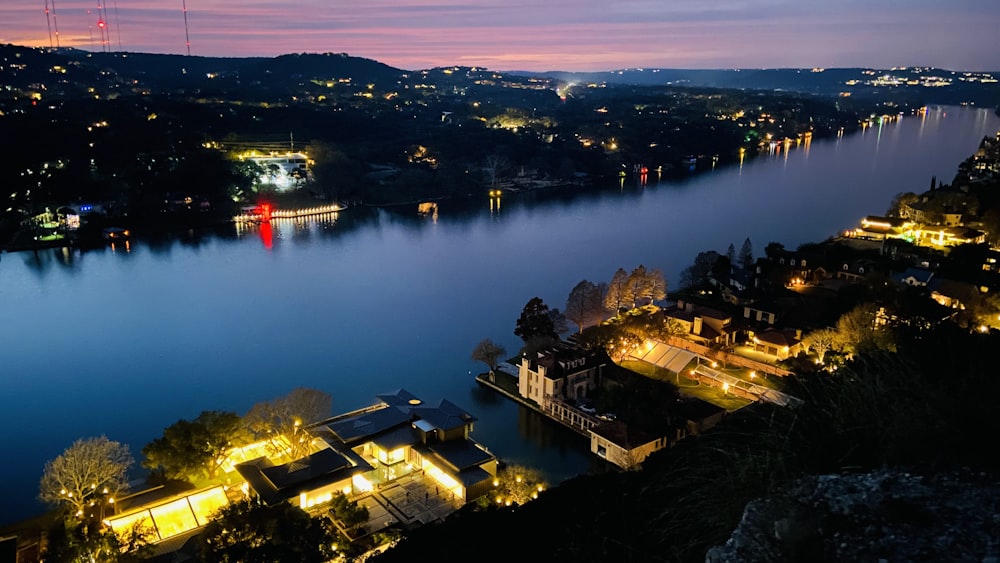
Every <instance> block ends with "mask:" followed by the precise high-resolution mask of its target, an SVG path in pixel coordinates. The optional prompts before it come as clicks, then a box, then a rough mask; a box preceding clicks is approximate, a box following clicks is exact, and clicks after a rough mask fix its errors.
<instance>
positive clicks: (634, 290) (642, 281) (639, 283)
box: [626, 264, 648, 309]
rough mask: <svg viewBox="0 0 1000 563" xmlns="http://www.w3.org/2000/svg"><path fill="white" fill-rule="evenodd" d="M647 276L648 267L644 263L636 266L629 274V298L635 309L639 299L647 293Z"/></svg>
mask: <svg viewBox="0 0 1000 563" xmlns="http://www.w3.org/2000/svg"><path fill="white" fill-rule="evenodd" d="M647 276H648V274H647V272H646V267H645V266H643V265H642V264H639V265H638V266H636V267H635V269H634V270H632V273H630V274H629V275H628V282H627V285H626V287H627V288H628V289H627V293H628V300H629V301H631V302H632V308H633V309H635V308H636V305H637V303H638V301H639V299H641V298H642V297H643V294H644V293H645V288H646V284H647Z"/></svg>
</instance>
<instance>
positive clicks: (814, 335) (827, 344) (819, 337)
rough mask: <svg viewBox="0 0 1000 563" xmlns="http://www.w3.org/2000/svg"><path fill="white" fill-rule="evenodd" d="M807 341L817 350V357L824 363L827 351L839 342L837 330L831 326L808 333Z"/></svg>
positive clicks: (810, 346)
mask: <svg viewBox="0 0 1000 563" xmlns="http://www.w3.org/2000/svg"><path fill="white" fill-rule="evenodd" d="M805 342H806V344H808V345H809V348H811V349H812V350H813V351H814V352H816V359H818V360H819V363H821V364H822V363H823V359H824V358H825V357H826V353H827V352H829V351H830V349H831V348H833V346H834V345H835V344H836V343H837V331H835V330H833V329H830V328H821V329H819V330H815V331H813V332H810V333H809V334H807V335H806V337H805Z"/></svg>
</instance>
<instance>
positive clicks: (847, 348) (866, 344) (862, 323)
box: [834, 303, 894, 354]
mask: <svg viewBox="0 0 1000 563" xmlns="http://www.w3.org/2000/svg"><path fill="white" fill-rule="evenodd" d="M877 316H878V311H877V309H876V307H875V305H873V304H871V303H862V304H861V305H858V306H857V307H855V308H854V309H851V310H850V311H848V312H846V313H844V314H843V315H841V316H840V318H839V319H837V328H836V330H837V339H836V342H835V343H834V347H836V348H837V349H839V350H843V351H844V352H847V353H848V354H858V353H863V352H869V351H876V350H887V349H892V348H894V345H893V342H892V335H890V334H889V331H888V329H886V327H884V326H877V325H876V318H877Z"/></svg>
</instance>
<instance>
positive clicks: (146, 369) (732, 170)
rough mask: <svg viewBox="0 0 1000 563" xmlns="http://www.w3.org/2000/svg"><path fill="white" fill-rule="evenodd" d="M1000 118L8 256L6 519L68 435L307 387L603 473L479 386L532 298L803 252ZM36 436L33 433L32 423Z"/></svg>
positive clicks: (955, 155) (523, 455) (945, 119)
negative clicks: (408, 405) (465, 413)
mask: <svg viewBox="0 0 1000 563" xmlns="http://www.w3.org/2000/svg"><path fill="white" fill-rule="evenodd" d="M997 129H1000V119H998V118H997V117H996V116H994V115H992V114H991V113H990V112H986V111H984V110H972V109H957V108H948V109H947V110H940V111H931V112H929V113H928V115H927V116H926V117H925V118H923V119H920V118H904V119H903V120H901V121H900V122H898V123H892V124H885V125H883V127H882V131H881V133H878V132H877V131H874V130H872V129H868V130H866V131H865V132H864V133H861V134H858V135H854V136H850V137H843V138H837V139H827V140H822V139H817V140H814V141H813V142H812V143H809V144H805V145H804V146H798V147H796V146H794V145H793V146H791V147H790V148H789V149H788V150H784V149H783V150H782V151H781V154H775V155H774V156H771V157H767V156H765V157H759V158H752V159H751V158H747V159H745V160H744V162H743V164H742V166H733V167H719V168H717V169H716V170H714V171H712V172H711V173H708V174H705V175H703V176H699V177H696V178H694V179H692V180H690V181H686V182H672V183H655V182H651V181H650V182H647V183H646V184H645V185H642V184H641V183H640V184H637V183H636V182H635V179H633V178H628V179H626V180H625V181H624V182H622V184H621V188H620V189H619V188H618V187H617V186H613V187H612V188H611V189H610V190H604V191H599V190H590V191H584V192H582V193H581V192H580V191H574V190H553V191H547V192H525V193H519V194H504V195H503V196H502V197H501V199H502V206H501V205H500V202H499V201H496V202H494V201H492V199H493V198H489V197H487V196H486V195H485V194H484V196H483V197H482V198H480V199H472V200H469V201H454V202H447V201H445V202H440V203H439V204H438V205H437V206H435V209H434V212H433V213H425V214H423V215H421V214H419V213H417V209H416V206H415V205H414V206H408V207H404V208H391V209H388V210H378V209H371V208H367V207H363V206H357V207H352V208H349V209H348V210H346V211H343V212H341V213H339V214H336V216H335V217H333V218H326V217H323V218H319V219H318V220H289V221H287V222H286V221H285V220H281V221H275V222H274V223H273V224H271V225H270V227H271V233H270V235H266V234H265V233H264V232H263V229H262V228H261V227H262V226H259V225H258V226H250V227H248V228H241V229H240V230H237V229H236V228H235V226H233V225H228V226H225V227H220V228H218V229H212V230H208V231H184V232H180V233H174V234H171V235H166V236H160V237H156V238H153V239H141V238H140V239H137V240H134V241H131V242H130V245H129V246H130V248H128V249H127V251H124V249H119V248H117V247H116V248H115V249H114V250H112V249H110V248H107V247H106V248H100V249H95V250H87V251H81V250H78V249H72V250H62V249H51V250H45V251H39V252H37V253H36V252H20V253H13V254H10V253H8V254H3V255H2V257H0V360H2V361H0V380H2V381H3V384H4V393H3V396H4V397H6V398H7V399H8V400H7V401H6V403H5V406H4V408H3V409H0V428H2V429H3V430H2V434H0V435H2V440H0V446H2V448H3V451H4V452H5V459H7V460H17V461H16V462H8V463H6V464H4V466H3V469H0V472H2V475H0V477H2V481H3V483H4V493H5V494H4V495H3V497H2V498H3V500H2V501H0V502H2V503H3V505H2V506H3V508H2V510H0V515H2V520H3V521H8V520H14V519H16V518H18V517H19V515H21V514H22V513H24V512H25V511H28V512H32V511H35V510H37V509H38V508H39V507H38V505H37V504H35V501H34V497H35V495H36V491H37V483H38V479H39V478H40V476H41V472H42V467H43V466H44V463H45V461H46V460H48V459H52V458H54V457H55V456H56V455H58V454H59V453H60V452H61V451H62V450H63V449H65V448H66V447H67V446H69V445H70V444H71V443H72V442H73V440H75V439H76V438H79V437H86V436H96V435H100V434H106V435H107V436H108V437H109V438H111V439H114V440H119V441H123V442H125V443H128V444H129V445H131V447H132V449H133V453H134V454H135V455H136V457H139V451H140V449H141V447H142V446H143V445H145V444H146V443H148V442H149V441H150V440H152V439H153V438H155V437H157V436H158V435H159V434H160V433H161V432H162V430H163V428H164V427H166V426H168V425H170V424H172V423H173V422H175V421H177V420H178V419H181V418H185V419H190V418H194V417H196V416H197V415H198V414H199V413H200V412H201V411H202V410H210V409H225V410H232V411H235V412H238V413H240V414H243V413H245V412H246V411H247V410H248V409H249V408H250V407H251V406H252V405H253V404H254V403H256V402H259V401H262V400H267V399H271V398H274V397H277V396H279V395H283V394H285V393H287V392H288V391H290V390H291V389H292V388H294V387H296V386H305V387H315V388H318V389H322V390H324V391H327V392H329V393H330V394H331V395H332V396H333V402H334V410H335V411H336V412H343V411H348V410H351V409H354V408H358V407H361V406H365V405H368V404H371V402H372V401H373V400H374V397H375V395H376V394H377V393H382V392H384V391H389V390H393V389H396V388H399V387H404V388H406V389H408V390H409V391H411V392H413V393H415V394H417V395H418V396H420V397H422V398H423V399H425V400H428V401H432V402H433V401H437V400H438V399H443V398H446V399H449V400H451V401H453V402H455V403H457V404H459V405H461V406H463V407H465V408H467V409H468V410H469V411H470V412H472V413H473V414H474V415H476V416H477V417H478V419H479V420H478V421H477V422H476V425H475V431H474V433H473V436H474V437H476V438H477V439H478V440H480V441H481V442H483V443H484V444H485V445H486V446H487V447H488V448H490V450H491V451H493V452H494V453H496V454H498V455H500V456H501V457H502V458H504V459H505V460H507V461H511V462H514V463H522V464H525V465H532V466H536V467H540V468H542V469H544V470H545V472H546V474H547V475H548V476H549V477H550V479H551V480H553V481H555V482H558V481H559V480H562V479H565V478H568V477H570V476H572V475H575V474H578V473H584V472H587V471H590V470H591V469H592V468H593V465H594V463H595V458H594V457H593V456H591V455H589V454H587V453H586V451H585V450H586V448H587V442H586V440H585V439H583V438H582V437H579V436H577V435H575V434H572V433H571V432H569V431H567V430H565V429H563V428H561V427H559V426H557V425H554V424H551V423H549V422H547V421H545V420H544V419H542V418H541V417H539V416H538V415H536V414H534V413H532V412H530V411H528V410H526V409H523V408H521V407H519V406H518V405H516V404H514V403H512V402H511V401H509V400H507V399H504V398H501V397H499V396H497V395H495V394H493V393H492V392H489V391H486V390H484V389H482V388H480V387H479V386H478V385H477V384H476V383H475V382H474V379H473V376H474V374H475V373H477V372H478V371H480V370H481V369H482V368H481V367H480V366H479V365H477V364H476V363H475V362H474V361H472V360H471V359H470V353H471V350H472V348H473V347H474V346H475V344H476V343H477V342H479V341H480V340H482V339H483V338H487V337H488V338H491V339H493V340H494V341H496V342H499V343H501V344H503V345H504V346H505V347H506V348H507V350H508V352H509V353H510V354H511V355H513V354H514V353H516V351H517V349H518V344H519V343H518V340H517V339H516V337H514V335H513V328H514V322H515V320H516V318H517V316H518V314H519V313H520V311H521V308H522V307H523V306H524V304H525V303H526V302H527V301H528V300H529V299H531V298H532V297H534V296H539V297H541V298H542V299H543V300H544V301H545V302H546V303H547V304H548V305H549V306H550V307H558V308H560V309H563V308H564V303H565V299H566V295H567V294H568V293H569V290H570V289H571V288H572V287H573V286H574V285H575V284H576V283H577V282H579V281H580V280H581V279H589V280H591V281H595V282H599V281H607V280H608V279H610V277H611V275H612V274H613V273H614V271H615V270H617V269H618V268H619V267H624V268H626V269H631V268H633V267H635V266H637V265H639V264H644V265H645V266H646V267H647V268H659V269H661V270H662V271H663V272H664V273H665V274H666V276H667V280H668V285H670V287H673V284H675V283H676V280H677V277H678V275H679V273H680V271H681V270H682V269H683V268H684V267H686V266H687V265H688V264H690V262H691V261H692V259H693V258H694V256H695V255H696V254H697V253H698V252H699V251H702V250H707V249H714V250H718V251H720V252H724V251H725V249H726V248H727V247H728V246H729V244H735V246H736V247H739V246H740V245H741V243H742V241H743V240H744V239H745V238H748V237H749V238H750V239H751V240H752V243H753V246H754V248H755V250H756V253H757V254H760V253H762V251H763V248H764V246H765V245H766V244H767V243H768V242H770V241H778V242H782V243H783V244H785V245H786V246H788V247H794V246H796V245H798V244H801V243H803V242H809V241H815V240H820V239H823V238H825V237H827V236H829V235H831V234H834V233H836V232H839V231H841V230H842V229H845V228H848V227H852V226H854V225H855V224H856V223H857V221H858V220H859V219H860V218H861V217H863V216H865V215H869V214H876V215H877V214H881V213H882V212H883V211H884V210H885V208H886V207H887V205H888V204H889V201H890V199H891V198H892V196H893V195H895V194H896V193H897V192H902V191H915V192H921V191H923V190H925V189H927V187H928V186H929V183H930V178H931V177H932V176H937V177H938V179H939V180H941V181H944V182H950V178H951V177H952V176H953V174H954V173H955V170H956V167H957V165H958V163H959V162H961V161H962V160H964V159H965V158H966V157H968V156H969V155H971V154H972V152H974V150H975V148H976V146H977V145H978V142H979V140H980V139H981V138H982V137H983V136H984V135H992V134H994V133H995V132H996V130H997ZM26 429H30V432H28V431H26Z"/></svg>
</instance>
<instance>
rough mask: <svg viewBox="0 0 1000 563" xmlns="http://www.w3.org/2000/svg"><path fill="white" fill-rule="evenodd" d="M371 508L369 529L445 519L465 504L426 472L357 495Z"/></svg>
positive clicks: (427, 522) (381, 528)
mask: <svg viewBox="0 0 1000 563" xmlns="http://www.w3.org/2000/svg"><path fill="white" fill-rule="evenodd" d="M358 504H360V505H362V506H364V507H365V508H367V509H368V525H367V530H368V533H370V534H371V533H374V532H378V531H380V530H383V529H385V528H388V527H390V526H394V525H396V524H402V525H403V527H405V528H416V527H419V526H422V525H424V524H430V523H431V522H435V521H441V520H444V519H445V518H446V517H447V516H448V515H449V514H451V513H452V512H455V511H456V510H458V509H459V508H461V507H462V505H463V504H464V502H463V501H462V499H460V498H455V497H454V496H453V495H452V494H451V493H450V492H449V491H447V490H445V488H444V487H442V486H440V485H437V484H435V482H434V481H433V479H430V478H429V477H426V476H425V475H424V474H423V473H418V474H411V475H407V476H406V477H402V478H400V479H397V480H395V481H393V482H392V483H389V484H388V485H386V486H383V487H382V488H381V489H378V490H376V491H372V492H371V493H370V494H368V495H366V496H364V497H362V498H360V499H358Z"/></svg>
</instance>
